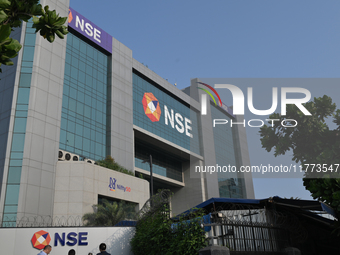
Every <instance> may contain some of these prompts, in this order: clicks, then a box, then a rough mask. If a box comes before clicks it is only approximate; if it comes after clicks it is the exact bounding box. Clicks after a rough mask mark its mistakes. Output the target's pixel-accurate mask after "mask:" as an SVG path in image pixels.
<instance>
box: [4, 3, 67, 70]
mask: <svg viewBox="0 0 340 255" xmlns="http://www.w3.org/2000/svg"><path fill="white" fill-rule="evenodd" d="M37 16H41V17H40V18H38V17H37ZM32 17H34V24H33V27H35V28H36V32H38V31H40V35H42V36H43V37H44V38H46V39H47V40H48V41H49V42H53V41H54V39H55V34H56V35H57V36H58V37H59V38H61V39H63V38H64V35H66V34H67V33H68V31H67V27H66V26H64V23H65V22H66V19H67V17H59V15H58V14H57V13H56V11H55V10H53V11H50V10H49V8H48V6H45V8H44V9H43V8H42V6H41V4H39V0H0V66H1V64H4V65H13V62H12V61H11V58H14V57H16V56H17V55H18V52H19V51H20V49H21V45H20V44H19V42H18V41H17V40H14V39H12V38H10V33H11V31H13V28H16V27H20V26H21V24H22V22H23V21H24V22H27V21H28V20H29V19H31V18H32ZM19 45H20V46H19ZM0 72H1V69H0Z"/></svg>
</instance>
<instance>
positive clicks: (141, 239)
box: [131, 205, 207, 255]
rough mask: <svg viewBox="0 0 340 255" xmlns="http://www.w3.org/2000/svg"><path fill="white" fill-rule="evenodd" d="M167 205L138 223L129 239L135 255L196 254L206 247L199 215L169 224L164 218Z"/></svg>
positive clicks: (166, 218) (169, 220)
mask: <svg viewBox="0 0 340 255" xmlns="http://www.w3.org/2000/svg"><path fill="white" fill-rule="evenodd" d="M168 210H169V209H168V206H166V205H165V206H164V207H163V208H160V209H159V210H158V211H157V212H156V213H154V214H153V215H152V216H151V215H149V216H148V217H146V218H143V219H142V220H140V221H138V223H137V226H136V233H135V236H134V237H133V239H132V240H131V246H132V251H133V253H134V254H135V255H144V254H148V255H159V254H164V255H175V254H187V255H191V254H192V255H196V254H198V251H199V250H200V249H202V248H203V247H205V246H206V245H207V241H206V238H205V232H204V230H203V228H202V226H201V222H202V216H203V213H202V212H201V211H196V212H194V213H193V214H192V215H190V218H191V220H188V218H180V219H179V220H178V221H176V222H173V221H172V220H171V219H169V218H168V217H167V215H168Z"/></svg>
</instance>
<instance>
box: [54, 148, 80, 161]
mask: <svg viewBox="0 0 340 255" xmlns="http://www.w3.org/2000/svg"><path fill="white" fill-rule="evenodd" d="M79 159H80V157H79V155H76V154H74V153H70V152H67V151H64V150H59V152H58V160H60V161H79Z"/></svg>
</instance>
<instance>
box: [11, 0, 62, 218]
mask: <svg viewBox="0 0 340 255" xmlns="http://www.w3.org/2000/svg"><path fill="white" fill-rule="evenodd" d="M41 4H42V5H43V6H44V5H46V4H47V5H49V7H50V9H52V10H53V9H56V10H57V12H58V13H59V14H60V16H67V15H68V8H69V1H68V0H53V1H46V0H44V1H41ZM65 54H66V39H64V40H61V39H59V38H58V37H56V39H55V41H54V42H53V43H49V42H48V41H47V40H45V39H44V38H42V37H41V36H40V35H37V36H36V41H35V51H34V61H33V68H32V78H31V85H30V93H29V101H28V110H27V123H26V133H25V141H24V150H23V159H22V169H21V179H20V191H19V200H18V208H17V216H18V218H21V217H23V216H31V215H32V216H36V215H40V216H42V217H44V216H53V215H52V214H53V197H54V180H55V170H56V163H57V161H58V156H57V155H58V149H59V135H60V120H61V107H62V94H63V79H64V69H65Z"/></svg>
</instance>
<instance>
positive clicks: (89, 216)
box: [83, 199, 126, 227]
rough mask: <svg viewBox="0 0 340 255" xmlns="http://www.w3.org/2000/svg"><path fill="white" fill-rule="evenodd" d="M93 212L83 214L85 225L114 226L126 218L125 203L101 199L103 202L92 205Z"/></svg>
mask: <svg viewBox="0 0 340 255" xmlns="http://www.w3.org/2000/svg"><path fill="white" fill-rule="evenodd" d="M93 208H94V212H93V213H86V214H84V215H83V221H84V222H85V224H84V225H85V226H91V227H94V226H97V227H99V226H101V227H109V226H114V225H116V224H117V223H118V222H120V221H122V220H124V219H125V218H126V210H125V205H124V204H123V203H117V202H113V203H110V202H109V201H107V200H105V199H103V204H98V205H93Z"/></svg>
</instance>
